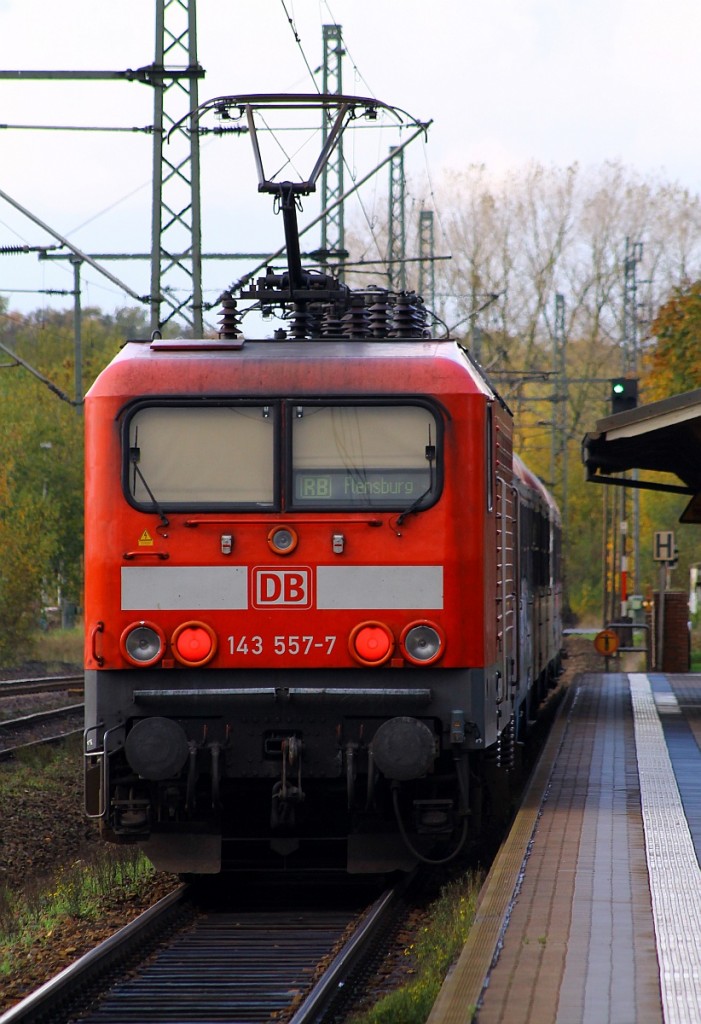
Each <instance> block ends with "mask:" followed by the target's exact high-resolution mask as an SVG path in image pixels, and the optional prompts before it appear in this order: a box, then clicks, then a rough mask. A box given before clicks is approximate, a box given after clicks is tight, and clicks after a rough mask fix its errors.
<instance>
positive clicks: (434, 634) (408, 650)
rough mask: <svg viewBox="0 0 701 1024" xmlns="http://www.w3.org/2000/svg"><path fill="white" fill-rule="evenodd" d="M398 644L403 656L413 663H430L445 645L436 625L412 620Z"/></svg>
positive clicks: (439, 654) (438, 655)
mask: <svg viewBox="0 0 701 1024" xmlns="http://www.w3.org/2000/svg"><path fill="white" fill-rule="evenodd" d="M400 644H401V648H402V652H403V654H404V655H405V657H406V658H407V659H408V660H409V661H412V662H413V663H414V664H415V665H430V664H431V663H432V662H434V661H437V660H438V658H440V656H441V655H442V653H443V649H444V647H445V644H444V641H443V637H442V635H441V633H440V632H439V631H438V627H437V626H434V625H433V624H432V623H429V622H414V623H412V624H411V625H409V626H407V627H406V629H405V630H404V631H403V632H402V635H401V638H400Z"/></svg>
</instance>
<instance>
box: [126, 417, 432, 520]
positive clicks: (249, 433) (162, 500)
mask: <svg viewBox="0 0 701 1024" xmlns="http://www.w3.org/2000/svg"><path fill="white" fill-rule="evenodd" d="M440 440H441V435H440V428H439V421H438V419H437V416H436V415H435V413H434V412H433V410H432V409H431V408H429V407H428V406H426V405H420V404H408V403H407V404H394V405H384V404H381V403H379V402H378V403H374V404H359V403H353V402H351V401H344V402H338V403H334V404H330V403H328V402H321V401H306V402H305V403H304V404H300V403H298V402H294V401H292V400H288V401H280V400H279V399H274V400H271V401H270V402H265V403H260V404H259V403H256V404H252V403H245V402H244V403H237V402H235V401H233V400H232V401H231V403H230V404H222V403H217V404H214V403H210V404H207V403H206V401H204V402H203V403H202V404H199V403H198V404H197V405H195V404H191V403H182V404H179V403H178V402H177V400H174V401H166V402H161V403H160V404H153V405H151V404H149V405H145V404H144V405H141V406H139V407H138V408H136V409H135V410H133V411H132V412H131V414H130V415H129V417H128V419H127V421H126V424H125V427H124V463H123V466H124V468H123V479H124V489H125V493H126V494H127V497H128V498H129V500H130V501H131V503H132V504H134V505H135V506H136V507H137V508H140V509H143V510H149V511H151V510H153V511H161V510H162V509H167V510H170V511H173V510H177V509H182V510H194V509H212V508H219V509H222V508H240V509H264V510H270V511H273V510H278V509H289V510H293V509H302V508H305V509H311V508H314V509H319V510H323V509H338V510H348V511H352V510H363V509H388V510H398V511H406V510H407V509H411V510H412V511H413V510H414V509H421V508H426V507H427V506H428V505H431V504H433V502H434V501H435V500H436V498H437V497H438V492H439V482H440V471H439V469H440V458H439V454H440V447H439V446H440ZM282 452H286V457H285V458H281V457H280V453H282Z"/></svg>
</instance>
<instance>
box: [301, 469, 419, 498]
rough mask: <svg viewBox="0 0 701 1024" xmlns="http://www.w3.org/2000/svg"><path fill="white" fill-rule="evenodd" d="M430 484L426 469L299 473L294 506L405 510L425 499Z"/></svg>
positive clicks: (313, 471) (335, 470) (304, 471)
mask: <svg viewBox="0 0 701 1024" xmlns="http://www.w3.org/2000/svg"><path fill="white" fill-rule="evenodd" d="M429 485H430V475H429V472H428V470H426V469H423V468H417V469H365V470H363V472H362V473H359V472H357V471H356V472H352V473H349V472H348V471H347V470H345V469H330V470H295V471H294V503H295V505H296V506H299V505H335V506H339V507H348V506H351V507H353V506H361V507H363V508H367V507H368V506H370V507H373V506H384V507H389V508H394V507H397V508H404V507H405V506H406V505H409V504H411V502H412V501H416V499H417V498H419V497H421V495H423V494H424V492H425V491H426V490H427V489H428V488H429Z"/></svg>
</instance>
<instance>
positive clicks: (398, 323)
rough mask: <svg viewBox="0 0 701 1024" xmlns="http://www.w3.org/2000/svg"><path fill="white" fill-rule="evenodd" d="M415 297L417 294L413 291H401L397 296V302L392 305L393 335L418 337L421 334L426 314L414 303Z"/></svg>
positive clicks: (416, 297) (397, 336)
mask: <svg viewBox="0 0 701 1024" xmlns="http://www.w3.org/2000/svg"><path fill="white" fill-rule="evenodd" d="M417 299H418V296H417V295H416V294H415V293H414V292H402V293H401V295H398V296H397V304H396V306H395V307H394V327H393V330H392V335H393V337H395V338H420V337H422V336H423V333H424V324H425V322H426V314H425V311H423V310H420V308H419V307H418V306H417V305H416V300H417ZM419 301H420V300H419Z"/></svg>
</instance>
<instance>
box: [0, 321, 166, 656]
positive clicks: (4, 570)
mask: <svg viewBox="0 0 701 1024" xmlns="http://www.w3.org/2000/svg"><path fill="white" fill-rule="evenodd" d="M0 324H2V332H1V333H0V340H1V341H2V343H3V345H5V346H6V347H7V348H8V349H9V350H10V351H11V352H13V353H15V354H16V355H17V356H18V357H19V358H20V359H22V360H23V361H25V362H26V363H28V364H29V365H30V366H31V367H32V368H33V369H34V370H36V371H37V373H39V374H41V375H42V376H44V377H45V378H47V379H48V380H49V381H51V383H52V384H53V385H55V387H56V388H57V389H58V390H59V391H61V392H62V393H64V394H65V395H72V394H73V393H74V390H75V365H74V328H73V318H72V314H70V313H52V314H49V315H46V314H43V313H42V314H39V313H37V314H34V315H31V316H28V317H18V316H14V317H12V318H11V319H9V318H8V319H4V318H3V320H1V321H0ZM127 332H128V333H130V334H132V333H137V332H138V333H140V334H141V336H142V337H143V336H144V334H145V333H146V332H145V329H144V323H143V317H142V315H141V313H140V311H129V310H123V311H120V312H119V313H117V314H116V315H115V316H114V317H102V316H101V315H100V314H99V313H98V311H96V310H85V311H84V315H83V319H82V352H83V359H82V369H83V377H82V382H81V385H80V390H81V393H83V392H84V391H85V389H86V387H88V386H89V384H90V383H91V382H92V380H93V379H94V378H95V376H96V375H97V374H98V373H99V371H100V370H101V369H102V367H103V366H105V365H106V363H107V362H109V360H110V359H111V358H112V356H113V355H114V354H115V353H116V352H117V351H118V349H119V346H120V344H122V342H123V341H124V336H125V333H127ZM1 358H2V365H1V367H0V453H2V458H1V459H0V551H2V553H3V557H2V559H1V560H0V622H2V629H1V630H0V664H2V665H11V664H15V663H17V662H20V661H23V660H25V659H26V658H27V657H28V655H29V653H30V651H31V643H30V640H31V636H32V634H33V633H34V630H35V627H36V625H37V624H38V622H39V617H40V611H41V608H42V607H43V606H45V605H58V604H60V603H61V602H62V601H65V602H69V603H71V604H74V605H76V606H80V604H81V595H82V582H83V581H82V552H83V418H82V415H81V411H80V408H77V409H76V407H75V406H72V405H70V404H69V403H68V402H65V401H61V399H60V398H59V397H58V396H57V394H56V393H55V392H54V391H52V390H50V389H49V388H48V387H47V386H46V385H45V384H44V383H42V382H41V380H39V379H37V377H36V376H34V375H32V373H30V372H29V371H28V370H27V369H26V368H25V367H23V366H21V365H19V364H18V363H16V362H15V363H13V361H12V359H11V357H10V356H9V355H6V354H5V353H3V354H2V357H1Z"/></svg>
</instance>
